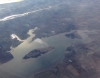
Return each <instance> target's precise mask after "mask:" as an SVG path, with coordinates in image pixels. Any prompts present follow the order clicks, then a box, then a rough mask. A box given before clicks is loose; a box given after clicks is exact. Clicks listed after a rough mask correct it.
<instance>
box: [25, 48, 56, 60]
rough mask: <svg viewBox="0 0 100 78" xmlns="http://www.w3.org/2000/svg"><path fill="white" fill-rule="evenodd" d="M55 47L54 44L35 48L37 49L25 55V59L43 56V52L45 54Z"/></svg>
mask: <svg viewBox="0 0 100 78" xmlns="http://www.w3.org/2000/svg"><path fill="white" fill-rule="evenodd" d="M53 49H54V47H53V46H48V47H45V48H39V49H35V50H33V51H31V52H29V53H28V54H26V55H25V56H24V57H23V59H29V58H37V57H39V56H41V54H45V53H47V52H50V51H51V50H53Z"/></svg>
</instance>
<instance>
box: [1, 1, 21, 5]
mask: <svg viewBox="0 0 100 78" xmlns="http://www.w3.org/2000/svg"><path fill="white" fill-rule="evenodd" d="M20 1H23V0H0V4H6V3H13V2H20Z"/></svg>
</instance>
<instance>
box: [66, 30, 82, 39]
mask: <svg viewBox="0 0 100 78" xmlns="http://www.w3.org/2000/svg"><path fill="white" fill-rule="evenodd" d="M65 36H66V37H68V38H71V39H75V38H78V39H82V37H81V36H80V35H79V34H78V32H77V31H75V32H72V33H69V34H66V35H65Z"/></svg>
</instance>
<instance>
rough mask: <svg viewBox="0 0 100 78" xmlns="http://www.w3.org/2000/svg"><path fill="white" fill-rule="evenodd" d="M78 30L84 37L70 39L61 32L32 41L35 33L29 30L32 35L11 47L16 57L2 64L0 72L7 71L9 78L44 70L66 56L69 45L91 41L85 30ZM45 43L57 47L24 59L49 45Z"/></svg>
mask: <svg viewBox="0 0 100 78" xmlns="http://www.w3.org/2000/svg"><path fill="white" fill-rule="evenodd" d="M76 31H77V32H78V34H79V35H80V36H82V39H77V38H76V39H70V38H68V37H66V36H65V34H66V33H61V34H58V35H55V36H51V37H47V38H42V39H39V38H37V39H36V40H34V41H32V38H33V37H35V34H33V33H32V31H29V32H28V33H29V35H30V37H28V38H27V39H25V40H24V41H23V42H22V43H21V44H20V45H18V46H17V47H15V48H12V49H11V54H12V55H13V56H14V59H13V60H11V61H9V62H7V63H5V64H3V65H1V66H0V73H2V74H4V73H5V72H6V73H7V76H8V78H13V77H11V76H14V78H15V77H16V78H28V77H30V76H31V75H32V74H33V73H36V72H39V71H42V70H44V69H47V68H50V67H52V66H54V65H56V64H58V63H59V61H60V60H61V59H62V58H63V57H64V54H65V49H66V48H67V46H69V45H71V44H74V43H80V42H85V43H87V42H89V41H90V38H89V37H88V36H87V35H86V34H85V33H84V32H85V31H84V30H76ZM71 32H73V31H71ZM68 33H70V32H68ZM39 41H40V42H39ZM41 42H42V43H41ZM45 44H47V45H50V46H54V47H55V49H54V50H52V51H51V52H49V53H47V54H44V55H42V56H40V57H39V58H32V59H28V60H23V57H24V56H25V55H26V54H27V53H29V52H30V51H32V50H34V49H36V48H41V47H46V46H47V45H45Z"/></svg>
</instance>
